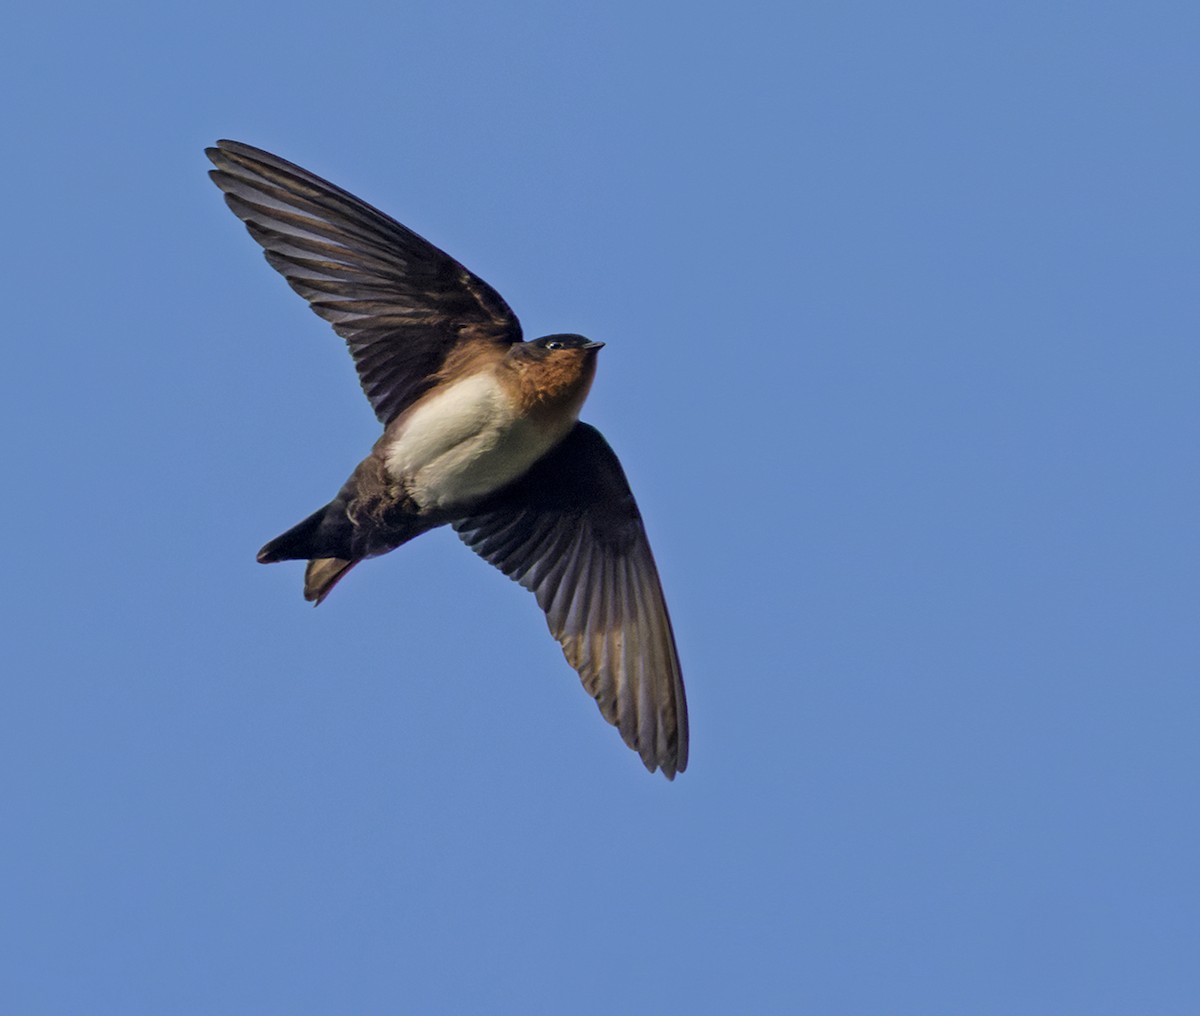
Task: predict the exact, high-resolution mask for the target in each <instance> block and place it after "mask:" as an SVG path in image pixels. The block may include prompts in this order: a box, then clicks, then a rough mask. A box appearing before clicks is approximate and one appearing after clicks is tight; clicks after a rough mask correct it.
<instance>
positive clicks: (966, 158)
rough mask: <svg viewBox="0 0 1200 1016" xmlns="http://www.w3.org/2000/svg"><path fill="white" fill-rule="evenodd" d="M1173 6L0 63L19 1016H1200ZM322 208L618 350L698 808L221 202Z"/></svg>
mask: <svg viewBox="0 0 1200 1016" xmlns="http://www.w3.org/2000/svg"><path fill="white" fill-rule="evenodd" d="M1198 31H1200V15H1198V14H1197V13H1196V8H1195V6H1194V5H1192V4H1183V3H1177V4H1171V3H1155V2H1149V3H1137V4H1133V3H1095V4H1067V3H1049V4H1048V3H1038V4H1033V3H1007V4H1003V5H998V4H996V5H975V4H941V3H915V4H908V5H896V4H882V3H839V4H832V3H819V4H782V3H780V4H757V3H746V4H738V5H735V6H732V7H728V6H714V5H706V4H698V5H687V6H684V5H668V4H648V5H643V4H632V3H612V4H607V5H604V6H603V7H600V6H596V7H595V8H594V9H585V8H583V7H582V6H580V5H567V4H551V3H514V4H509V5H499V4H496V5H492V4H479V3H457V4H433V3H413V4H376V5H370V4H357V3H347V4H343V5H340V6H337V7H335V8H328V7H322V6H318V5H315V4H310V3H290V4H286V5H284V4H257V5H250V8H249V9H246V7H245V5H240V4H239V5H235V4H228V3H223V2H217V3H213V4H205V5H192V6H189V7H187V8H181V9H178V10H175V9H170V8H167V7H163V6H162V5H157V4H155V5H150V4H146V5H138V4H116V5H114V6H112V7H108V8H103V9H101V8H97V7H94V6H85V5H79V4H70V3H67V4H60V5H51V6H47V7H42V8H40V9H38V10H37V11H36V12H35V11H33V10H32V8H30V7H28V6H27V7H26V8H25V9H24V10H21V11H17V12H14V13H12V14H10V16H9V19H8V21H7V24H6V31H5V33H4V35H5V38H4V40H3V41H2V42H0V84H2V85H3V88H4V92H5V95H6V98H7V101H6V103H5V111H4V113H3V114H2V115H3V118H4V137H5V139H6V153H7V157H6V159H5V160H4V162H3V166H2V167H0V174H2V175H3V180H4V189H5V192H6V194H7V195H8V198H9V200H8V202H7V203H6V215H5V226H6V235H7V244H6V245H5V250H4V253H3V255H2V257H3V262H4V272H3V277H4V280H5V289H6V292H7V294H8V300H7V321H6V332H7V336H8V341H7V350H8V364H9V366H8V369H7V370H5V371H4V372H3V374H2V377H0V422H2V424H3V428H4V434H5V441H4V448H5V461H6V463H7V466H8V469H9V471H10V486H9V496H8V497H7V498H6V499H5V501H4V504H3V509H2V511H3V527H4V532H5V533H6V534H7V536H8V540H7V544H6V547H5V558H6V564H7V581H6V582H5V583H4V592H3V597H4V601H5V607H4V612H3V618H4V622H3V623H4V629H5V637H4V642H5V646H6V654H5V655H6V657H7V661H8V666H7V667H6V671H7V677H6V678H5V680H4V684H3V687H4V704H3V709H2V710H0V763H2V766H3V773H4V776H3V780H2V781H0V809H2V811H0V814H2V815H3V825H4V830H5V832H4V835H3V837H2V838H0V868H2V869H3V871H4V872H5V877H4V879H3V880H2V881H0V885H2V887H3V888H2V890H0V937H2V939H3V941H0V997H3V998H4V999H5V1000H6V1001H5V1004H4V1008H5V1010H6V1011H9V1012H14V1013H18V1012H19V1013H24V1014H41V1013H47V1014H58V1013H80V1012H87V1013H97V1014H107V1013H113V1014H117V1013H120V1014H129V1013H142V1012H145V1013H156V1014H158V1013H180V1014H184V1013H187V1014H191V1013H196V1014H201V1013H203V1014H207V1013H214V1012H221V1013H235V1014H240V1013H247V1014H268V1013H280V1014H307V1013H314V1014H317V1013H330V1012H347V1013H398V1012H455V1011H457V1012H471V1011H475V1012H482V1011H493V1012H503V1011H511V1012H523V1013H525V1012H548V1013H549V1012H554V1013H562V1012H571V1013H580V1014H590V1013H611V1012H628V1013H642V1012H646V1013H649V1012H662V1011H680V1012H691V1013H728V1012H759V1013H793V1012H814V1013H822V1014H866V1013H871V1014H874V1013H914V1014H922V1016H929V1014H939V1013H947V1014H950V1013H955V1014H958V1013H972V1014H992V1013H995V1014H1021V1016H1029V1014H1040V1013H1047V1014H1051V1013H1052V1014H1056V1016H1058V1014H1064V1013H1066V1014H1071V1013H1087V1014H1089V1016H1093V1014H1104V1013H1113V1014H1125V1013H1130V1012H1140V1013H1153V1014H1191V1013H1194V1012H1195V1005H1196V998H1197V997H1198V993H1200V974H1198V973H1197V971H1198V969H1200V968H1198V966H1197V963H1196V956H1197V955H1200V930H1198V929H1200V905H1198V904H1200V900H1198V890H1200V885H1198V882H1200V878H1198V876H1197V864H1196V858H1197V857H1198V856H1200V822H1198V820H1197V817H1196V812H1197V809H1196V801H1197V792H1198V791H1200V786H1198V784H1200V749H1198V747H1197V734H1196V730H1197V723H1198V720H1200V683H1198V678H1200V645H1198V639H1197V608H1198V607H1200V602H1198V600H1200V596H1198V594H1197V578H1196V576H1197V566H1198V564H1200V553H1198V551H1200V536H1198V535H1197V525H1196V507H1197V499H1198V495H1200V480H1198V476H1200V461H1198V458H1200V453H1198V449H1200V440H1198V438H1200V434H1198V430H1200V427H1198V426H1197V423H1198V421H1197V390H1198V388H1197V386H1198V383H1200V352H1198V350H1197V336H1198V334H1200V327H1198V326H1200V313H1198V303H1197V270H1198V269H1200V250H1198V240H1197V237H1198V236H1200V230H1198V228H1197V226H1198V222H1197V211H1198V208H1197V204H1198V198H1197V194H1198V191H1197V185H1196V181H1197V179H1198V176H1200V142H1198V141H1197V134H1196V130H1195V119H1196V117H1195V113H1196V101H1197V95H1198V94H1200V91H1198V86H1200V73H1198V71H1197V64H1196V39H1197V32H1198ZM218 137H231V138H235V139H238V140H243V141H246V142H249V143H251V144H255V145H258V146H261V147H264V148H267V149H269V150H271V151H274V152H277V153H279V154H280V155H282V156H284V157H285V158H288V159H291V160H293V161H296V162H299V163H300V164H302V165H304V166H306V167H308V168H310V169H312V170H313V171H315V172H317V173H319V174H321V175H323V176H326V177H328V178H330V179H332V180H334V181H335V182H337V183H339V184H341V185H342V186H344V187H346V188H348V189H350V190H351V191H353V192H355V193H357V194H359V195H361V196H362V197H364V198H365V199H366V200H368V201H371V202H372V203H374V204H377V205H378V206H380V207H382V208H383V209H384V210H386V211H388V212H389V213H391V214H392V215H394V216H396V217H397V218H399V219H400V220H401V221H402V222H404V223H406V224H407V225H409V226H411V227H412V228H414V229H416V230H417V231H418V232H420V233H422V234H423V235H425V236H427V237H429V238H430V239H431V240H433V241H434V242H435V243H437V244H438V245H440V246H442V247H443V248H445V249H446V250H448V251H449V252H450V253H452V254H453V255H455V256H456V257H458V258H459V259H460V260H462V261H463V262H465V263H466V264H467V265H468V266H469V267H470V268H472V269H473V270H474V271H475V272H477V273H478V274H479V275H481V276H482V277H483V278H485V279H486V280H487V281H488V282H490V283H491V284H492V285H493V286H495V287H496V288H497V289H498V290H499V291H500V292H501V293H502V294H503V295H504V296H505V297H506V299H507V300H508V301H509V303H510V304H511V305H512V306H513V308H514V309H515V310H516V312H517V314H518V315H520V317H521V319H522V322H523V324H524V326H525V331H526V334H528V335H540V334H544V333H547V332H554V331H578V332H582V333H584V334H587V335H588V336H590V337H592V338H596V339H600V340H602V341H604V342H605V343H606V344H607V345H606V347H605V349H604V351H603V352H602V353H601V354H600V369H599V375H598V378H597V381H596V384H595V386H594V388H593V391H592V395H591V397H590V399H589V402H588V405H587V406H586V407H585V411H584V418H585V419H586V420H588V421H589V422H591V423H593V424H595V425H596V426H597V427H599V428H600V429H601V431H602V432H603V433H604V434H605V435H606V436H607V437H608V439H609V440H610V442H611V443H612V445H613V446H614V448H615V449H616V451H617V452H618V454H619V455H620V456H621V459H622V461H623V463H624V465H625V468H626V470H627V472H628V474H629V476H630V480H631V482H632V484H633V486H634V489H635V492H636V493H637V496H638V499H639V501H640V504H641V507H642V510H643V514H644V515H645V517H646V520H647V526H648V529H649V533H650V537H651V540H652V542H653V545H654V548H655V552H656V555H657V558H658V562H659V566H660V570H661V572H662V575H663V580H664V583H665V586H666V590H667V595H668V600H669V602H670V605H671V609H672V613H673V617H674V620H675V625H676V631H677V635H678V638H679V643H680V654H681V658H682V661H683V665H684V673H685V677H686V680H687V684H688V691H689V701H690V705H691V716H692V756H691V766H690V768H689V770H688V772H687V773H685V774H684V775H683V776H681V777H680V778H679V779H678V780H676V781H675V782H674V783H673V784H669V783H667V782H666V781H665V780H663V779H662V778H661V777H651V776H649V775H648V774H647V773H646V772H645V771H644V770H643V769H642V767H641V765H640V764H639V762H638V760H637V758H636V756H635V755H634V754H633V753H631V752H629V751H628V750H627V749H625V748H624V747H623V746H622V744H621V743H620V740H619V738H618V737H617V735H616V734H615V733H614V732H613V731H612V730H611V729H610V728H608V727H607V726H606V725H605V724H604V723H603V722H602V721H601V719H600V718H599V716H598V714H597V712H596V709H595V706H594V705H593V703H591V702H590V701H589V700H588V698H587V696H586V695H585V694H584V693H583V692H582V691H581V689H580V687H579V683H578V681H577V679H576V678H575V676H574V675H573V674H572V672H571V671H570V669H569V668H568V667H567V666H566V664H565V663H564V662H563V660H562V657H561V654H560V652H559V650H558V648H557V646H555V644H554V643H553V641H552V640H551V639H550V638H549V636H548V635H547V634H546V631H545V625H544V621H543V619H542V617H541V615H540V613H539V612H538V610H537V609H536V605H535V604H534V602H533V600H532V597H530V596H529V595H528V594H527V593H525V592H524V591H523V590H521V589H520V588H519V587H517V586H516V585H515V584H513V583H511V582H509V581H508V580H506V579H505V578H504V577H503V576H502V575H500V574H499V573H498V572H496V571H494V570H492V569H490V568H489V567H488V566H487V565H486V564H485V563H483V562H482V561H481V560H479V559H477V558H476V557H475V556H474V555H472V554H471V553H470V552H468V551H467V550H466V549H465V548H464V547H462V546H461V545H459V543H458V541H457V540H456V539H455V538H454V537H453V535H452V534H450V533H448V532H444V531H443V532H438V533H434V534H431V535H428V536H425V537H422V538H421V539H420V540H418V541H416V542H415V543H413V544H411V545H409V546H407V547H405V548H404V549H403V550H401V551H399V552H397V553H395V554H393V555H391V556H389V557H387V558H384V559H381V560H379V561H376V562H372V563H369V564H367V565H364V566H363V567H361V568H359V569H357V570H356V571H355V572H354V574H353V575H351V576H350V577H349V578H348V579H347V580H346V581H345V582H344V583H343V584H342V585H341V586H340V587H339V588H338V589H337V591H336V593H335V594H334V595H333V596H331V597H330V599H329V601H328V602H327V603H326V604H324V605H323V606H322V607H321V608H320V609H319V610H313V609H312V608H310V607H308V606H307V605H306V604H305V603H304V602H303V600H302V599H301V595H300V587H301V574H300V572H301V569H300V567H299V566H298V565H296V566H293V565H276V566H272V567H270V568H263V567H261V566H259V565H257V564H256V563H255V561H254V554H255V551H256V550H257V549H258V547H259V546H260V545H261V544H262V543H263V542H265V541H266V540H267V539H269V538H270V537H272V536H275V535H276V534H278V533H279V532H281V531H282V530H283V529H285V528H287V527H288V526H290V525H291V524H292V523H294V522H296V521H298V520H299V519H300V518H302V517H303V516H304V515H306V514H307V513H308V512H310V511H311V510H313V509H314V508H316V507H317V506H318V505H320V504H322V503H324V501H326V500H327V499H328V498H329V497H330V496H331V495H332V494H333V493H334V492H335V491H336V489H337V487H338V485H339V484H340V483H341V482H342V480H343V479H344V478H345V475H346V474H347V473H348V471H349V470H350V468H351V467H352V466H353V464H354V463H355V462H357V460H358V458H359V457H361V455H362V454H363V453H365V451H366V450H367V448H368V447H369V446H370V443H371V442H372V441H373V440H374V439H375V437H376V435H377V430H376V424H375V421H374V418H373V416H372V413H371V411H370V408H369V407H368V405H367V403H366V401H365V399H363V397H362V395H361V393H360V391H359V390H358V387H357V383H356V380H355V376H354V372H353V368H352V365H351V363H350V360H349V358H348V357H347V356H346V354H345V352H344V349H343V348H342V345H341V342H340V340H338V339H337V338H336V337H335V336H334V335H333V333H332V332H331V331H330V330H329V329H328V328H327V326H326V325H325V324H324V323H323V322H321V321H320V320H319V319H317V318H316V317H315V316H314V315H313V314H311V313H310V312H309V311H308V309H307V308H306V307H305V306H304V304H303V302H302V301H301V300H299V299H298V298H297V297H295V296H294V295H293V294H292V293H291V292H290V291H289V290H288V289H287V287H286V286H285V285H284V284H283V282H282V281H281V280H280V279H279V278H278V277H277V276H276V275H275V274H274V273H273V272H272V271H271V270H270V269H269V267H268V266H267V265H266V264H265V262H264V261H263V259H262V257H261V254H260V253H259V251H258V249H257V248H256V246H255V245H254V244H253V243H252V242H251V240H250V239H249V237H248V236H246V234H245V232H244V230H243V228H242V227H241V225H240V224H239V223H238V222H237V221H236V220H235V219H234V217H233V216H232V215H230V214H229V212H228V211H227V210H226V209H225V208H224V206H223V205H222V203H221V200H220V195H219V194H218V192H217V191H216V189H215V188H214V187H212V185H211V184H210V183H209V182H208V180H207V179H206V177H205V172H206V170H207V168H208V164H207V162H206V160H205V159H204V156H203V153H202V149H203V148H204V146H205V145H207V144H211V143H212V142H213V141H214V140H215V139H217V138H218Z"/></svg>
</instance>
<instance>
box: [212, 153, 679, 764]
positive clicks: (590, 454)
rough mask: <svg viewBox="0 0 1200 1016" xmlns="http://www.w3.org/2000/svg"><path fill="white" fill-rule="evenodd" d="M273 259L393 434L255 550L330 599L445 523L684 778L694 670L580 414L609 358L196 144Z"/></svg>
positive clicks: (369, 215)
mask: <svg viewBox="0 0 1200 1016" xmlns="http://www.w3.org/2000/svg"><path fill="white" fill-rule="evenodd" d="M205 154H206V155H207V156H208V158H209V159H210V160H211V161H212V163H213V165H214V166H215V167H216V168H215V169H213V170H211V171H210V172H209V176H210V177H212V180H213V182H214V183H215V184H216V185H217V186H218V187H219V188H220V189H221V190H222V191H223V192H224V195H225V203H226V204H227V205H228V206H229V207H230V209H232V211H233V213H234V214H235V215H236V216H237V217H238V218H239V219H241V220H242V222H243V223H245V225H246V228H247V230H249V232H250V235H251V236H252V237H253V238H254V239H255V240H256V241H257V242H258V243H259V244H260V245H261V246H262V248H263V253H264V255H265V256H266V259H267V261H268V263H269V264H270V265H271V267H272V268H274V269H275V270H276V271H277V272H279V273H280V274H281V275H282V276H283V277H284V278H285V279H286V280H287V282H288V284H289V285H290V286H291V287H292V289H294V290H295V291H296V292H297V293H299V294H300V295H301V296H302V297H304V299H305V300H307V301H308V305H309V306H310V307H311V308H312V309H313V311H315V312H316V313H317V314H318V315H319V316H320V317H322V318H324V319H325V320H326V321H328V322H329V323H330V324H331V325H332V326H333V329H334V331H335V332H337V334H338V335H340V336H341V337H342V338H343V339H344V340H345V342H346V345H347V347H348V348H349V352H350V355H351V357H352V358H353V360H354V365H355V367H356V368H357V371H358V377H359V381H360V383H361V384H362V388H363V392H364V393H365V394H366V396H367V400H368V401H369V402H370V404H371V407H372V408H373V409H374V410H375V415H376V416H377V417H378V418H379V422H380V423H381V424H382V425H383V434H382V436H381V437H380V438H379V440H378V441H377V442H376V443H375V446H374V447H373V448H372V449H371V453H370V454H369V455H368V456H367V457H366V458H365V459H363V460H362V462H360V463H359V464H358V466H357V467H356V468H355V470H354V472H353V473H351V474H350V478H349V479H348V480H347V481H346V482H345V484H344V485H343V486H342V489H341V490H339V491H338V493H337V496H336V497H334V499H333V500H332V501H330V502H329V503H328V504H327V505H325V506H324V507H323V508H319V509H317V511H315V512H313V513H312V514H311V515H310V516H308V518H306V519H305V520H304V521H303V522H300V523H298V524H297V525H295V526H293V527H292V528H291V529H289V530H288V531H287V532H285V533H283V534H282V535H281V536H277V537H276V538H275V539H273V540H271V541H270V542H269V543H268V544H267V545H266V546H265V547H263V548H262V550H260V551H259V552H258V560H259V561H260V562H262V563H263V564H272V563H274V562H276V561H297V560H299V561H307V562H308V564H307V566H306V568H305V572H304V598H305V599H306V600H308V601H310V602H312V603H313V604H314V605H315V604H320V603H321V602H322V601H323V600H324V599H325V597H327V596H328V595H329V593H330V591H331V590H332V589H333V587H334V586H335V585H336V584H337V583H338V582H340V581H341V580H342V579H343V578H344V577H345V576H346V574H347V572H349V571H350V569H352V568H353V567H354V566H355V565H357V564H358V563H359V562H360V561H363V560H365V559H366V558H369V557H378V556H379V555H381V554H386V553H388V552H389V551H391V550H395V549H396V548H397V547H400V546H402V545H403V544H405V543H407V542H408V541H409V540H411V539H413V538H414V537H417V536H420V535H421V534H422V533H424V532H427V531H429V530H430V529H434V528H436V527H438V526H444V525H449V526H450V527H451V528H452V529H453V530H454V531H455V532H456V533H457V534H458V536H459V537H460V538H461V539H462V541H463V542H464V543H465V544H466V545H467V546H468V547H470V548H471V549H472V550H473V551H475V552H476V553H477V554H479V555H480V556H481V557H482V558H483V559H484V560H485V561H488V562H489V563H491V564H492V565H494V566H495V567H497V568H499V569H500V571H502V572H503V573H504V574H505V575H507V576H509V578H512V579H515V580H516V581H517V582H519V583H520V584H521V585H522V586H524V587H525V588H526V589H528V590H529V591H530V592H532V593H533V595H534V596H535V597H536V599H537V602H538V605H539V606H540V607H541V608H542V610H543V611H544V612H545V615H546V621H547V623H548V625H549V627H550V632H551V634H553V636H554V637H555V638H556V639H557V640H558V642H559V643H560V645H561V646H562V649H563V653H564V655H565V656H566V658H567V661H568V662H569V663H570V665H571V666H572V667H574V668H575V670H576V671H577V672H578V673H579V677H580V678H581V680H582V681H583V686H584V688H585V689H586V690H587V691H588V693H589V694H590V695H591V696H592V697H593V698H594V699H595V700H596V703H597V705H599V707H600V712H601V714H602V715H603V716H604V718H605V719H606V720H607V721H608V722H609V723H611V724H613V725H614V726H615V727H616V728H617V729H618V730H619V731H620V733H621V737H622V738H623V739H624V741H625V743H626V744H627V745H629V747H630V748H632V749H633V750H634V751H636V752H637V753H638V755H640V756H641V759H642V762H643V764H644V765H645V766H646V768H647V769H648V770H649V771H650V772H654V771H655V770H656V769H660V770H662V772H663V774H664V775H665V776H666V777H667V779H674V778H675V774H676V773H681V772H683V771H684V769H685V768H686V767H687V759H688V720H687V702H686V699H685V697H684V690H683V676H682V674H681V672H680V668H679V657H678V653H677V651H676V647H675V636H674V634H673V632H672V630H671V620H670V617H669V616H668V614H667V604H666V600H665V599H664V597H663V591H662V585H661V583H660V581H659V576H658V569H657V568H656V566H655V564H654V557H653V555H652V554H651V552H650V544H649V542H648V541H647V538H646V531H645V527H644V526H643V524H642V517H641V513H640V512H639V511H638V507H637V504H636V502H635V501H634V498H633V493H632V492H631V491H630V489H629V483H628V481H627V480H626V478H625V473H624V471H623V470H622V469H621V464H620V462H619V461H618V460H617V456H616V455H615V453H614V452H613V451H612V449H611V448H610V447H609V445H608V442H606V441H605V440H604V438H603V437H602V436H601V435H600V432H599V431H598V430H596V429H595V428H594V427H591V426H589V425H588V424H586V423H582V422H580V420H579V412H580V409H581V408H582V406H583V402H584V399H585V398H586V397H587V394H588V391H589V389H590V388H591V385H592V380H593V378H594V377H595V374H596V354H597V352H598V351H599V350H600V348H601V347H602V346H603V345H604V343H602V342H592V341H590V340H588V339H586V338H584V337H583V336H582V335H575V334H561V335H547V336H545V337H543V338H540V339H535V340H533V341H525V340H524V339H523V338H522V334H521V325H520V322H519V321H518V320H517V317H516V315H515V314H514V313H513V312H512V310H511V309H510V308H509V306H508V304H507V303H505V302H504V300H503V298H502V297H501V296H500V295H499V294H498V293H497V292H496V291H495V290H494V289H492V287H491V286H489V285H488V284H487V283H486V282H484V281H483V280H482V279H480V278H479V277H478V276H476V275H474V274H472V273H471V272H470V271H468V270H467V269H466V268H464V267H463V266H462V265H461V264H459V263H458V262H457V261H455V260H454V259H453V258H452V257H450V255H448V254H446V253H445V252H444V251H441V250H439V249H438V248H437V247H435V246H434V245H433V244H431V243H429V242H428V241H427V240H425V239H423V238H422V237H420V236H418V235H417V234H416V233H414V232H413V231H412V230H410V229H408V228H407V227H405V226H402V225H401V224H400V223H399V222H397V221H396V220H395V219H393V218H391V217H390V216H388V215H385V214H384V213H383V212H381V211H379V210H378V209H376V208H373V207H372V206H371V205H369V204H367V203H366V202H365V201H362V200H360V199H359V198H356V197H355V196H354V195H352V194H350V193H348V192H347V191H344V190H342V189H341V188H340V187H337V186H335V185H334V184H331V183H329V182H328V181H326V180H323V179H321V178H320V177H319V176H315V175H314V174H312V173H309V172H308V171H307V170H304V169H301V168H300V167H299V166H296V165H294V164H292V163H290V162H287V161H285V160H284V159H281V158H279V157H278V156H275V155H271V154H269V153H268V152H264V151H262V150H260V149H257V148H253V147H251V146H250V145H244V144H241V143H239V142H236V141H218V142H217V144H216V147H214V148H208V149H205Z"/></svg>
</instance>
